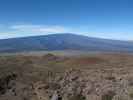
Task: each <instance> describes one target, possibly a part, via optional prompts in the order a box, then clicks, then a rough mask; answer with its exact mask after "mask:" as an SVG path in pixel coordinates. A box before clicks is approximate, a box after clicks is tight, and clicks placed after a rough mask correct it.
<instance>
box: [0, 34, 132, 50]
mask: <svg viewBox="0 0 133 100" xmlns="http://www.w3.org/2000/svg"><path fill="white" fill-rule="evenodd" d="M40 50H47V51H53V50H81V51H107V52H108V51H109V52H133V42H129V41H119V40H108V39H100V38H91V37H87V36H82V35H75V34H66V33H65V34H52V35H44V36H31V37H24V38H12V39H3V40H0V52H24V51H40Z"/></svg>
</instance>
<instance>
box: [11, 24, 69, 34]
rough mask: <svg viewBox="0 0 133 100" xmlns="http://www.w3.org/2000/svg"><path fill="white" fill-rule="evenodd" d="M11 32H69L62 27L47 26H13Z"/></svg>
mask: <svg viewBox="0 0 133 100" xmlns="http://www.w3.org/2000/svg"><path fill="white" fill-rule="evenodd" d="M9 28H10V29H11V30H15V31H19V32H26V33H36V34H37V33H65V32H68V31H69V30H68V29H66V28H64V27H62V26H45V25H13V26H10V27H9Z"/></svg>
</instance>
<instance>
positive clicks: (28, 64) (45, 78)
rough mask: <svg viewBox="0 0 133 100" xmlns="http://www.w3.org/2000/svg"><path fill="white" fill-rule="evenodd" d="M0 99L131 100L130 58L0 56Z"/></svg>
mask: <svg viewBox="0 0 133 100" xmlns="http://www.w3.org/2000/svg"><path fill="white" fill-rule="evenodd" d="M0 100H133V55H130V54H120V53H119V54H113V53H97V54H86V55H77V56H76V55H73V56H67V55H61V54H59V53H58V54H57V53H47V54H43V53H41V54H40V55H37V54H35V55H34V54H16V55H8V54H7V55H1V56H0Z"/></svg>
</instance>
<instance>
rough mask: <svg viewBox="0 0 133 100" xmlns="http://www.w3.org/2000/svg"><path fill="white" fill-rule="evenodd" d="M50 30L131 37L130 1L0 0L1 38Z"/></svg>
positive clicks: (132, 2) (132, 13)
mask: <svg viewBox="0 0 133 100" xmlns="http://www.w3.org/2000/svg"><path fill="white" fill-rule="evenodd" d="M53 33H75V34H81V35H86V36H90V37H99V38H107V39H117V40H133V0H0V39H5V38H12V37H23V36H32V35H47V34H53Z"/></svg>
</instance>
